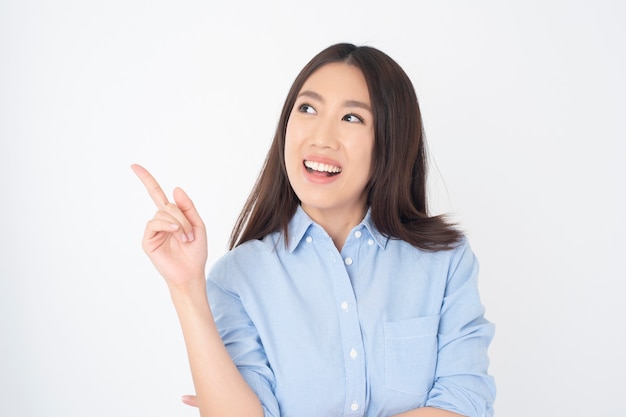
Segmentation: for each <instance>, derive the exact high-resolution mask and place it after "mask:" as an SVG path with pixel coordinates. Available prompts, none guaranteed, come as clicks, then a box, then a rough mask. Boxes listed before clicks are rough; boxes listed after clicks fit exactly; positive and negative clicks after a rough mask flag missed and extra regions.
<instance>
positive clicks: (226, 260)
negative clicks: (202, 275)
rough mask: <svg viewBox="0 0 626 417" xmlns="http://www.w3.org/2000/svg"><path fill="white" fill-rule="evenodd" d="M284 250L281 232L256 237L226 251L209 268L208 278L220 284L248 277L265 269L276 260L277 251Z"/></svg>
mask: <svg viewBox="0 0 626 417" xmlns="http://www.w3.org/2000/svg"><path fill="white" fill-rule="evenodd" d="M282 250H284V241H283V239H282V238H281V234H280V233H272V234H270V235H268V236H266V237H265V238H263V239H260V240H259V239H254V240H249V241H247V242H244V243H242V244H241V245H239V246H237V247H235V248H233V249H231V250H230V251H228V252H226V253H225V254H224V255H223V256H222V257H221V258H219V259H218V260H217V261H216V262H215V263H214V264H213V266H212V267H211V268H210V270H209V274H208V277H207V279H208V280H211V281H214V282H215V283H217V284H218V285H220V286H222V285H225V283H226V281H233V279H234V278H241V277H246V276H249V275H251V274H253V273H254V271H259V270H263V269H264V268H266V267H267V266H268V263H270V262H275V260H274V259H275V258H276V257H277V252H280V251H282Z"/></svg>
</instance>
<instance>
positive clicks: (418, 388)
mask: <svg viewBox="0 0 626 417" xmlns="http://www.w3.org/2000/svg"><path fill="white" fill-rule="evenodd" d="M288 230H289V241H288V242H287V245H285V241H284V235H283V234H282V233H278V232H277V233H272V234H271V235H269V236H267V237H265V238H264V239H263V240H256V241H250V242H247V243H244V244H242V245H240V246H239V247H237V248H235V249H234V250H232V251H230V252H228V253H227V254H226V255H224V257H222V258H221V259H220V260H219V261H218V262H217V263H216V264H215V265H214V267H213V268H212V269H211V272H210V273H209V277H208V280H207V284H208V287H207V292H208V296H209V300H210V304H211V308H212V311H213V314H214V318H215V321H216V323H217V327H218V329H219V331H220V335H221V337H222V339H223V341H224V344H225V345H226V347H227V349H228V351H229V353H230V355H231V357H232V359H233V361H234V362H235V364H236V365H237V367H238V368H239V370H240V372H241V373H242V375H243V377H244V378H245V379H246V381H247V382H248V384H249V385H250V387H251V388H252V389H253V390H254V391H255V392H256V393H257V395H258V396H259V399H260V400H261V404H262V405H263V407H264V411H265V415H266V416H274V417H278V416H285V417H339V416H346V417H360V416H367V417H384V416H392V415H394V414H397V413H400V412H403V411H408V410H411V409H414V408H417V407H423V406H432V407H438V408H442V409H446V410H450V411H453V412H456V413H459V414H462V415H466V416H470V417H482V416H491V415H492V414H493V409H492V404H493V401H494V397H495V385H494V381H493V379H492V378H491V377H490V376H489V375H488V374H487V367H488V363H489V360H488V357H487V347H488V345H489V342H490V341H491V338H492V336H493V331H494V328H493V325H492V324H491V323H489V322H488V321H487V320H486V319H485V318H484V309H483V306H482V305H481V302H480V299H479V295H478V290H477V282H476V281H477V273H478V264H477V261H476V258H475V257H474V254H473V253H472V251H471V249H470V247H469V245H468V243H467V241H465V240H463V241H462V242H461V243H460V244H459V245H457V247H455V249H453V250H448V251H440V252H427V251H423V250H420V249H416V248H415V247H413V246H411V245H410V244H408V243H406V242H404V241H400V240H397V239H389V238H386V237H385V236H383V235H382V234H381V233H379V232H378V231H377V230H376V227H374V224H373V222H372V221H371V219H370V215H369V213H368V214H367V215H366V217H365V219H363V221H362V222H361V224H359V225H358V226H356V227H355V228H354V229H353V230H352V231H351V233H350V235H349V236H348V239H347V240H346V242H345V244H344V247H343V249H342V250H341V252H339V251H338V250H337V248H336V247H335V245H334V244H333V241H332V240H331V238H330V237H329V235H328V234H327V233H326V232H325V231H324V230H323V229H322V228H321V227H320V226H319V225H317V224H316V223H315V222H313V221H312V220H311V219H310V218H309V217H308V216H307V215H306V213H305V212H304V211H303V210H302V209H301V208H298V211H297V212H296V214H295V215H294V217H293V218H292V219H291V222H290V224H289V229H288Z"/></svg>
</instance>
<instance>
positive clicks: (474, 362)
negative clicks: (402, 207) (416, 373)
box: [426, 242, 495, 417]
mask: <svg viewBox="0 0 626 417" xmlns="http://www.w3.org/2000/svg"><path fill="white" fill-rule="evenodd" d="M484 312H485V309H484V307H483V305H482V303H481V301H480V297H479V293H478V261H477V260H476V257H475V256H474V253H473V252H472V250H471V248H470V246H469V244H468V243H467V242H463V243H462V244H461V245H460V246H459V247H458V248H457V249H455V251H454V253H453V254H452V257H451V261H450V265H449V267H448V274H447V281H446V289H445V293H444V297H443V302H442V305H441V319H440V322H439V331H438V336H437V338H438V352H437V370H436V375H435V383H434V385H433V387H432V389H431V391H430V393H429V395H428V400H427V401H426V406H429V407H436V408H441V409H446V410H450V411H454V412H456V413H459V414H461V415H466V416H470V417H490V416H492V415H493V407H492V406H493V401H494V399H495V384H494V380H493V378H492V377H491V376H490V375H489V374H488V366H489V357H488V355H487V351H488V347H489V344H490V342H491V339H492V338H493V334H494V326H493V324H491V323H490V322H489V321H487V320H486V319H485V317H484Z"/></svg>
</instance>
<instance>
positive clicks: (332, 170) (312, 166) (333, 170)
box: [304, 161, 341, 174]
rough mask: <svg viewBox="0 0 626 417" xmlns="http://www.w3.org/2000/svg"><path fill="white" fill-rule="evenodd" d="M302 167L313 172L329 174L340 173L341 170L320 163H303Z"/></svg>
mask: <svg viewBox="0 0 626 417" xmlns="http://www.w3.org/2000/svg"><path fill="white" fill-rule="evenodd" d="M304 166H305V167H307V168H309V169H312V170H314V171H321V172H330V173H331V174H337V173H339V172H341V168H339V167H337V166H334V165H328V164H323V163H321V162H314V161H304Z"/></svg>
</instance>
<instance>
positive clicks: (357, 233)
mask: <svg viewBox="0 0 626 417" xmlns="http://www.w3.org/2000/svg"><path fill="white" fill-rule="evenodd" d="M354 237H356V238H357V239H358V238H360V237H361V231H360V230H357V231H356V232H354Z"/></svg>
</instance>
